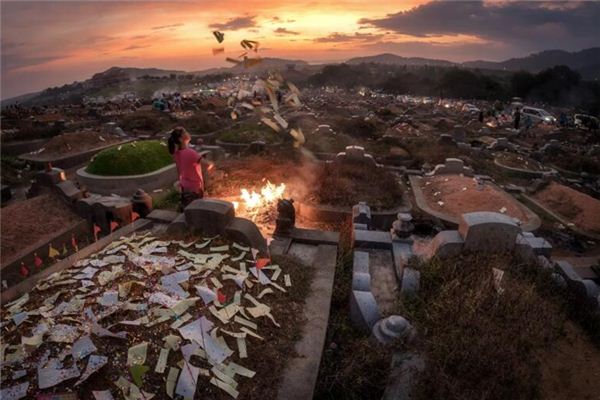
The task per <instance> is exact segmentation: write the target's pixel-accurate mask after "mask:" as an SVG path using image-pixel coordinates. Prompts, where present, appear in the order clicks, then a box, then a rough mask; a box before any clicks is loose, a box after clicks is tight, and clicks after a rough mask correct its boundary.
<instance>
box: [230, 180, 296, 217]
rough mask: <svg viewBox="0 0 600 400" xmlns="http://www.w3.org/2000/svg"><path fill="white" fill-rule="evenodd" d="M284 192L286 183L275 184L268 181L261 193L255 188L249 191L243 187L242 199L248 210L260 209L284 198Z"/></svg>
mask: <svg viewBox="0 0 600 400" xmlns="http://www.w3.org/2000/svg"><path fill="white" fill-rule="evenodd" d="M284 193H285V183H282V184H280V185H274V184H272V183H271V182H269V181H267V184H266V185H265V186H263V187H262V188H261V189H260V192H259V193H257V192H255V191H254V190H253V191H252V192H249V191H248V189H241V199H242V202H243V204H244V207H245V209H246V210H248V211H251V212H252V211H260V210H261V209H263V208H266V207H268V206H270V205H272V204H273V203H275V202H276V201H277V200H279V199H282V198H283V195H284Z"/></svg>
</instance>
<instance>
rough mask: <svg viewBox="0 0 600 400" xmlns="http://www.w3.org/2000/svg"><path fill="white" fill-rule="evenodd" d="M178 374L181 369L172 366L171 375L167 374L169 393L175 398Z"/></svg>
mask: <svg viewBox="0 0 600 400" xmlns="http://www.w3.org/2000/svg"><path fill="white" fill-rule="evenodd" d="M177 376H179V369H178V368H174V367H170V368H169V375H168V376H167V395H169V397H170V398H173V394H174V392H175V384H176V383H177Z"/></svg>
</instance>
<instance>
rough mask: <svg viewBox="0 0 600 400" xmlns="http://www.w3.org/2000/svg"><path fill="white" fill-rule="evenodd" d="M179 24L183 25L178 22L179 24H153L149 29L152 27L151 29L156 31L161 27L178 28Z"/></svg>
mask: <svg viewBox="0 0 600 400" xmlns="http://www.w3.org/2000/svg"><path fill="white" fill-rule="evenodd" d="M180 26H183V24H182V23H179V24H171V25H160V26H153V27H152V28H150V29H152V30H153V31H158V30H161V29H174V28H178V27H180Z"/></svg>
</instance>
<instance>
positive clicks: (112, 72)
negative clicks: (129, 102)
mask: <svg viewBox="0 0 600 400" xmlns="http://www.w3.org/2000/svg"><path fill="white" fill-rule="evenodd" d="M346 63H348V64H361V63H377V64H388V65H408V66H434V67H462V68H472V69H486V70H503V71H518V70H525V71H529V72H539V71H541V70H543V69H546V68H551V67H553V66H556V65H566V66H568V67H569V68H571V69H573V70H576V71H578V72H579V73H580V74H581V75H582V76H583V78H584V79H589V80H599V79H600V47H594V48H590V49H585V50H581V51H577V52H568V51H563V50H547V51H542V52H540V53H534V54H531V55H529V56H527V57H521V58H511V59H509V60H506V61H500V62H493V61H482V60H478V61H469V62H464V63H454V62H451V61H447V60H437V59H428V58H420V57H402V56H399V55H396V54H390V53H385V54H379V55H375V56H368V57H356V58H351V59H349V60H347V61H346ZM322 67H323V65H312V64H309V63H307V62H306V61H303V60H288V59H282V58H268V57H266V58H263V59H262V62H261V63H260V64H258V65H257V66H255V67H253V68H252V70H251V71H252V72H253V73H256V74H260V73H262V72H264V71H265V70H268V69H273V68H278V69H280V70H282V72H284V73H287V75H288V76H291V77H293V76H294V74H299V72H300V71H301V72H302V73H305V74H306V73H314V72H317V71H318V70H320V68H322ZM248 71H249V70H246V69H244V68H243V66H241V65H235V66H232V67H221V68H211V69H207V70H202V71H193V72H186V71H179V70H164V69H159V68H128V67H112V68H109V69H108V70H106V71H103V72H100V73H97V74H94V75H93V76H92V77H91V78H90V79H87V80H85V81H83V82H76V83H73V84H70V85H64V86H62V87H60V88H51V89H46V90H43V91H41V92H37V93H29V94H26V95H22V96H17V97H13V98H11V99H6V100H3V101H2V106H6V105H9V104H13V103H15V102H17V101H18V102H22V103H25V104H34V103H38V104H39V103H44V102H48V101H54V100H55V99H59V100H65V99H67V98H68V96H72V95H97V92H98V91H101V89H102V88H105V87H111V86H112V87H120V90H122V91H123V90H128V88H127V86H130V88H129V89H130V90H133V91H135V90H136V89H137V87H136V85H135V84H134V82H136V81H137V82H138V84H137V86H139V82H140V81H139V78H144V77H146V78H147V77H153V78H165V77H167V78H168V77H169V76H172V75H190V74H193V75H199V76H206V75H210V74H221V73H227V72H228V73H232V74H234V75H236V74H240V73H243V72H248ZM148 82H151V81H148ZM106 94H107V95H108V93H106Z"/></svg>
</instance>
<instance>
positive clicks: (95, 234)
mask: <svg viewBox="0 0 600 400" xmlns="http://www.w3.org/2000/svg"><path fill="white" fill-rule="evenodd" d="M100 232H102V229H101V228H100V227H99V226H98V225H96V224H94V240H95V241H96V242H97V241H98V233H100Z"/></svg>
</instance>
